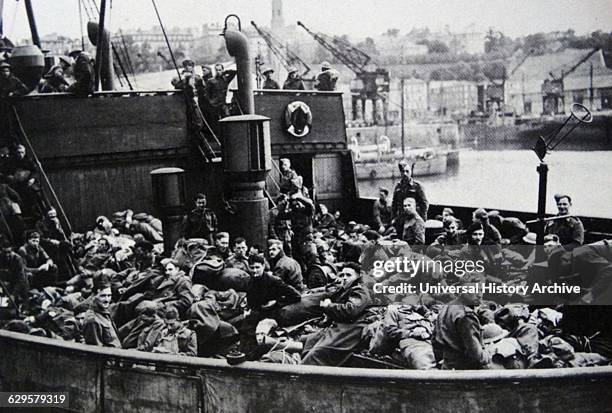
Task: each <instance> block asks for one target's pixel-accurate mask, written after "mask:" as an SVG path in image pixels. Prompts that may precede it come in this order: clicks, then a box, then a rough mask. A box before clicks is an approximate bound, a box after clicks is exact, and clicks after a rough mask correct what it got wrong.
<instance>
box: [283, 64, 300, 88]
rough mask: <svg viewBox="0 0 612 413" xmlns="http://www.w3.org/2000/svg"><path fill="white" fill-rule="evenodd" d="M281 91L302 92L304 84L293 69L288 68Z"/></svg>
mask: <svg viewBox="0 0 612 413" xmlns="http://www.w3.org/2000/svg"><path fill="white" fill-rule="evenodd" d="M283 89H286V90H287V89H288V90H304V89H306V87H305V86H304V82H303V81H302V79H301V78H300V76H299V75H298V70H297V69H296V68H295V67H290V68H289V70H288V72H287V80H285V83H284V84H283Z"/></svg>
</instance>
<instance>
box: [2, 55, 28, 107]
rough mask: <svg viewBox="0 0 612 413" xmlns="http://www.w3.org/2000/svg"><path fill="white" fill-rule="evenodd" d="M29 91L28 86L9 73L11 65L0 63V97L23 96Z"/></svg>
mask: <svg viewBox="0 0 612 413" xmlns="http://www.w3.org/2000/svg"><path fill="white" fill-rule="evenodd" d="M28 93H29V90H28V87H27V86H26V85H24V84H23V82H22V81H21V80H19V78H18V77H16V76H15V75H13V74H12V73H11V65H10V64H8V63H7V62H2V63H0V98H3V99H4V98H7V97H11V96H23V95H27V94H28Z"/></svg>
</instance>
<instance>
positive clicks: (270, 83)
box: [261, 67, 280, 89]
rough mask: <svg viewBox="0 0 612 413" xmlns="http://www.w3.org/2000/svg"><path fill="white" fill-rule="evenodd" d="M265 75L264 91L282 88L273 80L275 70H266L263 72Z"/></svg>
mask: <svg viewBox="0 0 612 413" xmlns="http://www.w3.org/2000/svg"><path fill="white" fill-rule="evenodd" d="M261 73H262V74H263V75H264V78H265V80H264V83H263V86H262V89H280V86H279V85H278V83H276V81H275V80H274V79H272V73H274V69H272V68H271V67H269V68H266V69H264V70H263V71H262V72H261Z"/></svg>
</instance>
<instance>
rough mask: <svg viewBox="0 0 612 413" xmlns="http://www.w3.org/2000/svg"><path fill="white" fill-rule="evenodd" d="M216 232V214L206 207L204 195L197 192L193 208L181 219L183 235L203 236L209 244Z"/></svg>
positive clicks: (190, 236) (188, 236)
mask: <svg viewBox="0 0 612 413" xmlns="http://www.w3.org/2000/svg"><path fill="white" fill-rule="evenodd" d="M216 232H217V216H216V215H215V212H214V211H213V210H212V209H208V208H206V195H204V194H197V195H196V199H195V208H194V209H193V210H191V212H190V213H189V214H188V215H186V216H185V218H184V220H183V237H185V238H187V239H189V238H203V239H205V240H206V241H208V244H209V245H212V244H213V236H214V235H215V233H216Z"/></svg>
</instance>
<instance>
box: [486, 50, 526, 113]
mask: <svg viewBox="0 0 612 413" xmlns="http://www.w3.org/2000/svg"><path fill="white" fill-rule="evenodd" d="M534 51H535V50H534V49H531V50H529V52H527V53H525V55H524V56H523V57H522V58H521V60H520V61H519V62H518V63H517V64H516V66H514V68H513V69H512V70H511V71H510V74H509V75H508V71H507V70H506V66H504V67H503V73H502V76H501V81H499V80H496V79H492V78H489V81H490V82H491V83H490V84H489V86H488V87H487V90H486V107H487V109H488V110H489V111H493V108H494V107H497V108H499V109H500V110H502V108H503V106H504V103H505V95H506V80H508V79H510V78H511V77H512V76H513V75H514V73H516V71H517V70H518V68H519V67H521V66H522V65H523V63H525V61H526V60H527V58H528V57H529V56H531V55H532V54H533V53H534Z"/></svg>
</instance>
